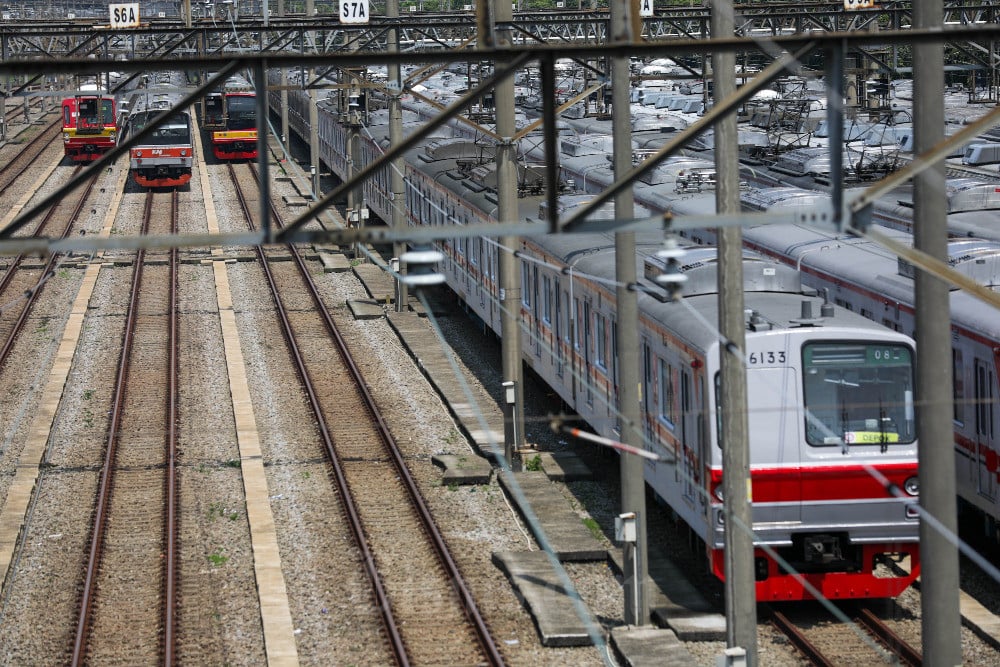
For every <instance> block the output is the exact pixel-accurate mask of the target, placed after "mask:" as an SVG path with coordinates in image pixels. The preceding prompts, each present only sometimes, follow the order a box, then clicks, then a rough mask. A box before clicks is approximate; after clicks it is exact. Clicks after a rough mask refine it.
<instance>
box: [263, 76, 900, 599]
mask: <svg viewBox="0 0 1000 667" xmlns="http://www.w3.org/2000/svg"><path fill="white" fill-rule="evenodd" d="M289 98H290V103H289V104H290V107H291V108H292V109H293V112H290V113H289V118H290V124H291V126H292V128H293V129H294V130H295V131H296V132H299V133H300V134H301V136H309V134H308V133H309V132H311V131H312V128H310V127H309V126H308V125H307V124H306V123H305V119H307V118H308V115H307V114H304V113H302V112H301V111H298V112H294V110H296V109H300V110H301V109H304V108H305V104H306V101H305V99H304V96H303V97H301V98H300V97H299V96H297V95H296V94H295V91H292V92H291V93H290V95H289ZM270 102H271V104H272V105H276V104H277V99H276V97H275V98H273V99H272V100H271V101H270ZM387 118H388V116H387V113H385V112H384V110H375V111H369V112H368V113H367V118H366V121H367V122H366V126H365V128H364V131H363V132H362V133H361V138H360V140H359V143H360V147H359V153H360V155H359V157H360V159H361V161H362V165H361V166H363V164H367V163H368V162H369V161H371V160H372V159H374V158H375V157H376V156H378V155H380V154H381V152H382V150H383V147H384V146H385V145H386V140H387V136H388V129H387ZM338 119H339V114H338V112H337V108H336V106H335V104H333V103H332V102H322V103H321V104H320V108H319V126H318V128H316V129H317V131H318V135H319V144H320V152H321V155H320V158H321V160H322V161H323V162H324V164H325V165H327V167H329V168H330V169H331V170H332V171H333V172H334V173H336V174H338V175H340V176H341V177H344V176H345V175H346V173H347V165H348V159H347V156H346V154H345V153H346V150H345V149H346V147H347V146H348V145H349V142H348V132H349V130H348V129H347V128H345V127H344V126H342V125H341V124H340V123H339V122H338ZM414 122H419V119H418V118H417V116H416V115H415V114H414V113H413V112H412V111H408V112H407V113H405V114H404V132H405V131H406V129H405V125H407V124H410V123H414ZM449 135H450V133H449V132H448V131H447V129H444V130H442V131H441V132H440V133H439V136H435V137H433V138H431V139H429V140H428V142H427V143H426V144H425V145H423V146H421V147H419V148H417V149H414V150H412V151H410V152H409V153H408V154H407V155H406V157H405V164H406V168H405V181H406V184H407V185H406V193H405V201H404V206H405V210H406V215H407V219H408V222H409V224H411V225H444V224H474V223H484V222H488V221H490V220H493V219H495V217H496V193H495V189H496V171H495V166H496V165H495V160H493V159H492V153H491V151H490V148H489V146H488V145H481V144H478V143H476V142H474V141H470V140H468V139H464V138H458V137H453V136H449ZM594 159H596V158H594ZM600 161H602V162H604V163H605V164H606V163H607V161H606V159H605V157H604V156H603V155H602V156H600ZM354 166H355V168H358V166H359V165H357V164H356V163H355V165H354ZM704 175H705V174H702V175H701V176H704ZM542 177H543V176H542V172H541V170H538V169H536V168H532V167H530V166H528V165H521V166H520V167H519V169H518V181H519V185H518V190H519V197H518V206H519V209H520V212H519V217H520V219H522V220H524V219H534V220H539V221H540V222H541V221H542V219H544V217H545V216H544V213H540V211H542V210H543V209H542V204H543V202H542V200H543V198H544V197H543V196H542V194H541V193H542V191H543V190H544V188H540V187H539V184H540V179H542ZM699 178H700V176H699ZM692 182H693V181H692ZM565 187H566V191H567V194H565V195H564V196H563V197H562V199H561V201H569V200H570V198H571V197H574V196H579V195H570V194H568V193H569V192H572V187H571V186H569V184H566V186H565ZM364 188H365V201H366V203H367V205H368V206H369V207H370V208H371V209H372V212H373V213H374V214H376V215H378V216H379V217H381V218H382V219H386V220H387V219H390V217H391V206H392V205H393V203H394V202H393V198H392V197H391V196H390V195H389V193H388V173H387V170H383V171H382V172H380V173H378V174H376V175H375V177H374V178H372V179H370V180H369V181H368V182H367V183H366V185H365V186H364ZM662 243H663V237H662V235H643V236H641V237H640V243H639V248H640V250H639V252H638V253H637V262H638V263H639V264H638V265H637V270H639V272H640V273H639V274H640V275H642V276H643V278H642V280H641V287H642V289H641V290H640V321H639V331H638V332H636V333H637V336H638V337H639V340H640V345H641V359H642V360H643V361H642V365H643V370H642V382H643V386H642V391H641V395H642V397H643V398H642V406H641V409H642V424H643V431H644V435H645V441H646V447H647V448H649V449H651V450H652V451H654V452H656V453H658V454H660V455H661V456H662V460H661V461H659V462H650V463H648V464H646V466H645V478H646V482H647V484H648V485H649V487H650V488H651V489H652V491H653V492H654V493H655V494H656V495H657V496H658V497H659V498H660V499H662V500H663V501H664V502H666V503H667V504H668V505H669V506H670V507H671V508H672V510H673V511H674V512H675V513H676V515H677V516H678V517H679V518H680V519H681V520H683V522H684V524H685V525H686V526H687V528H688V529H689V530H690V531H691V534H692V535H693V536H695V537H696V538H697V539H698V540H699V541H700V543H701V544H702V545H704V556H705V563H706V567H708V568H709V569H710V570H711V571H712V572H713V573H714V574H715V575H716V576H718V577H719V578H724V572H723V565H722V564H723V551H722V549H723V527H724V526H723V519H722V508H723V505H722V499H721V497H720V495H721V488H720V482H721V478H722V468H721V449H720V443H719V423H718V419H720V418H721V413H720V412H718V407H719V406H718V399H717V396H718V394H717V391H718V386H717V383H718V382H719V375H718V344H719V343H718V334H717V332H715V331H714V329H713V326H714V325H715V324H716V323H717V317H718V314H717V309H718V306H717V299H718V296H717V288H716V286H715V284H714V276H715V271H716V268H715V262H716V256H715V254H714V252H715V251H714V250H713V249H711V248H691V249H689V250H688V259H687V260H685V261H684V263H683V265H682V266H681V270H682V271H683V272H684V273H685V275H686V276H687V278H688V280H687V282H686V283H685V288H684V298H683V300H681V301H673V300H670V299H665V298H661V297H660V296H659V295H658V294H657V292H662V290H659V288H658V287H657V286H656V284H655V275H656V274H657V273H658V272H661V271H663V270H664V266H663V260H662V259H660V258H659V257H658V256H657V254H656V252H657V250H658V249H659V248H660V247H662ZM439 247H440V249H441V250H442V251H443V253H444V256H445V259H444V261H443V262H442V263H441V266H440V267H439V270H440V271H441V272H442V273H443V274H444V276H445V278H446V280H447V283H448V285H449V287H451V289H452V290H453V291H454V292H455V293H456V294H457V295H458V297H459V298H460V299H461V301H462V303H463V304H464V307H465V308H466V309H468V310H469V311H470V312H472V313H474V314H475V315H476V317H478V318H479V319H480V320H482V321H483V322H484V324H485V325H486V326H488V327H489V328H490V329H492V330H493V331H494V332H496V333H497V334H499V332H500V328H501V322H500V309H499V302H498V294H499V285H498V281H497V273H498V250H497V247H496V245H495V244H493V243H491V242H489V241H488V240H487V239H484V238H467V239H466V238H459V239H444V240H442V241H441V242H440V243H439ZM613 248H614V243H613V238H612V237H611V236H609V235H598V236H584V235H576V234H573V235H559V236H551V237H546V236H538V237H530V238H523V239H521V240H520V241H519V246H518V248H517V252H518V256H519V258H520V263H521V270H520V275H521V293H522V295H523V297H522V303H521V313H520V314H521V319H522V323H523V326H522V335H523V337H524V346H523V350H524V352H523V358H524V361H525V363H526V364H528V365H529V366H530V368H531V369H532V370H533V372H534V373H535V374H536V375H537V376H538V377H539V378H541V379H542V380H544V381H545V382H546V383H548V384H549V385H550V386H551V387H552V389H553V390H554V391H555V392H557V393H558V394H559V396H560V397H561V399H562V400H563V401H564V402H565V403H566V404H567V406H568V407H569V408H570V409H572V410H573V411H575V412H576V413H577V414H579V415H580V416H581V417H582V418H584V419H585V420H587V422H588V423H589V424H590V425H591V426H592V427H593V428H594V430H595V431H597V432H599V433H601V434H602V435H605V436H607V437H611V438H615V437H617V435H618V434H617V428H618V427H619V420H618V418H617V416H616V413H615V408H614V406H615V405H616V401H617V382H618V377H617V362H616V359H615V345H614V342H613V341H614V340H615V338H616V336H617V335H618V334H617V322H616V309H615V291H614V288H613V287H610V286H609V281H613V279H614V260H613V255H614V251H613ZM744 265H745V275H746V276H748V278H747V282H746V285H745V289H746V291H747V295H746V304H747V309H748V315H747V318H746V333H747V349H746V359H747V360H748V362H749V366H750V367H749V369H748V383H749V387H748V396H749V397H750V405H749V408H750V415H751V416H750V420H751V422H750V449H751V460H752V465H751V476H752V481H753V488H754V498H753V516H754V530H755V554H754V559H755V563H754V565H755V573H756V579H757V581H756V592H757V597H758V599H759V600H761V601H765V600H768V601H779V600H780V601H792V600H802V599H809V598H812V597H814V596H815V594H816V592H818V594H819V595H821V596H823V597H827V598H840V599H846V598H869V597H870V598H881V597H893V596H895V595H898V594H899V593H900V592H901V591H903V590H905V588H906V587H907V586H909V585H910V584H911V583H912V582H913V580H914V579H915V577H916V576H918V574H919V570H920V563H919V545H918V526H919V519H918V515H917V511H916V503H917V501H918V497H919V496H918V494H919V487H918V484H917V477H916V475H917V472H916V471H917V458H916V452H917V442H916V439H915V426H914V421H913V419H914V415H913V403H912V401H913V366H914V360H915V352H914V345H913V341H912V339H911V338H910V337H909V336H907V335H906V334H903V333H900V332H898V331H894V330H892V329H890V328H888V327H885V326H882V325H881V324H878V323H875V322H872V321H870V320H868V319H866V318H864V317H862V316H861V315H860V314H857V313H852V312H850V311H849V310H848V309H846V308H843V307H841V306H837V305H836V304H834V303H831V302H827V301H824V300H823V299H822V298H820V297H818V296H817V294H816V292H815V291H813V290H808V289H806V290H803V288H802V285H801V280H800V277H799V274H798V273H797V272H796V271H794V270H792V269H790V268H789V267H787V266H783V265H782V264H781V263H779V262H776V261H775V260H772V259H769V258H766V257H763V256H761V255H759V254H753V253H748V254H747V255H746V257H745V258H744ZM688 309H693V310H694V311H696V312H697V313H698V314H699V315H700V317H701V318H704V321H706V322H708V323H709V326H704V325H703V324H699V323H698V318H696V317H691V316H688V313H689V312H690V311H689V310H688ZM873 470H877V471H878V472H879V474H881V475H885V476H886V478H888V479H890V480H892V482H893V483H894V484H895V485H896V486H897V487H898V488H899V489H903V490H904V494H905V495H904V497H891V496H890V495H889V494H888V493H887V492H886V490H885V488H884V487H883V486H882V485H881V484H879V483H877V482H876V481H875V479H874V477H872V476H871V472H872V471H873ZM776 555H777V558H776V557H775V556H776ZM890 560H891V561H897V562H898V561H904V560H906V561H908V563H909V568H908V569H907V570H904V571H900V570H892V569H886V570H881V569H880V568H879V565H880V563H881V562H883V561H890ZM792 571H795V572H797V573H800V576H796V575H793V574H792V573H791V572H792ZM803 581H805V582H808V583H809V584H810V586H805V585H804V584H803Z"/></svg>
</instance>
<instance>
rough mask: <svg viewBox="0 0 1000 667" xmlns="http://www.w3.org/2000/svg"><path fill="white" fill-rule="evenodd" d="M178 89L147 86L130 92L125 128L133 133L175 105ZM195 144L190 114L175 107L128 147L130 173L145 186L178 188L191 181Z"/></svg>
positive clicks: (133, 178)
mask: <svg viewBox="0 0 1000 667" xmlns="http://www.w3.org/2000/svg"><path fill="white" fill-rule="evenodd" d="M180 98H181V96H180V95H179V94H177V93H169V92H157V91H156V90H155V89H147V90H145V91H142V92H139V93H137V94H135V95H133V96H132V102H131V107H132V113H131V114H130V115H129V119H128V123H127V127H126V130H127V132H128V133H129V134H136V133H138V132H140V131H142V130H143V129H145V128H146V126H147V125H149V124H150V123H153V122H154V121H155V120H156V119H157V117H158V116H159V115H160V114H161V113H163V112H164V111H167V110H170V109H174V107H175V104H176V103H177V101H178V100H180ZM193 164H194V146H193V144H192V139H191V115H190V113H189V112H188V111H186V110H177V109H175V110H174V112H173V113H172V114H171V115H170V116H168V117H167V118H166V119H164V120H163V121H161V122H160V123H159V125H158V126H157V127H156V129H154V130H153V131H152V133H151V134H149V135H148V136H147V137H146V138H145V139H143V140H142V141H140V142H139V143H138V144H137V145H135V146H132V148H130V149H129V173H130V174H131V175H132V180H134V181H135V182H136V184H138V185H139V186H140V187H144V188H180V187H184V186H185V185H187V184H188V183H189V182H190V181H191V171H192V166H193Z"/></svg>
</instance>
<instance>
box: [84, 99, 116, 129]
mask: <svg viewBox="0 0 1000 667" xmlns="http://www.w3.org/2000/svg"><path fill="white" fill-rule="evenodd" d="M78 119H79V120H78V124H79V126H80V127H81V128H87V127H103V126H104V125H111V124H114V122H115V103H114V100H112V99H110V98H101V99H100V100H96V99H94V100H80V108H79V115H78Z"/></svg>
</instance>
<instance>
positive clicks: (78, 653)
mask: <svg viewBox="0 0 1000 667" xmlns="http://www.w3.org/2000/svg"><path fill="white" fill-rule="evenodd" d="M152 204H153V193H152V192H151V191H150V192H149V194H148V195H147V197H146V209H145V214H144V220H143V223H142V233H143V234H145V233H146V232H148V231H149V217H150V212H151V210H152ZM145 254H146V251H145V250H140V251H139V253H138V255H137V256H136V260H135V268H134V270H133V272H132V286H131V290H132V292H131V296H130V297H129V305H128V311H127V312H126V319H125V334H124V340H123V343H122V352H121V356H120V358H119V360H118V370H117V374H116V377H115V388H114V394H113V396H112V408H111V418H110V422H109V424H108V446H107V448H106V450H105V455H104V465H103V467H102V470H101V478H100V482H99V485H98V493H97V507H96V509H95V510H94V522H93V527H92V529H91V539H90V549H89V550H88V560H87V570H86V576H85V578H84V582H83V592H82V596H81V600H80V617H79V619H78V620H77V625H76V636H75V639H74V641H73V657H72V660H71V661H70V664H72V665H73V666H74V667H79V666H80V665H82V664H83V663H84V661H85V659H86V654H87V638H88V636H89V634H90V620H91V618H90V617H91V611H92V607H93V605H94V598H95V596H96V590H95V584H96V580H97V574H98V570H99V568H100V564H101V555H102V552H103V550H104V532H105V529H106V527H107V515H108V507H109V503H110V499H111V486H112V483H113V482H114V477H115V469H114V464H115V460H116V455H117V452H118V428H119V426H120V425H121V419H122V414H123V413H124V409H125V393H126V388H127V384H128V372H129V366H130V361H131V357H132V343H133V341H134V338H135V330H136V323H137V321H138V319H139V307H138V306H139V292H140V288H141V287H142V268H143V259H144V257H145Z"/></svg>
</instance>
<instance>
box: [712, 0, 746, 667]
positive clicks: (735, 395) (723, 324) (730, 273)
mask: <svg viewBox="0 0 1000 667" xmlns="http://www.w3.org/2000/svg"><path fill="white" fill-rule="evenodd" d="M711 29H712V37H713V38H716V37H731V36H732V35H733V33H734V30H735V27H734V19H733V8H732V4H731V3H730V2H729V0H720V1H717V2H715V3H713V5H712V15H711ZM735 67H736V55H735V54H734V53H733V52H730V51H727V52H723V53H719V52H716V53H713V54H712V75H713V81H714V84H713V86H714V88H713V92H712V94H713V96H714V98H715V101H716V103H718V102H719V101H720V100H723V99H725V98H726V97H728V96H729V95H731V94H733V92H735V90H736V76H735V72H734V70H735ZM715 169H716V183H717V185H716V191H715V203H716V209H717V212H718V213H721V214H733V213H739V211H740V199H739V188H740V184H739V178H740V173H739V162H738V154H737V127H736V116H735V115H734V114H729V115H727V116H725V117H724V118H721V119H720V120H719V122H718V123H716V125H715ZM744 326H745V325H744V321H743V232H742V230H741V229H740V228H739V227H726V228H723V229H721V230H720V231H719V328H720V329H721V331H722V335H723V336H725V338H726V340H728V341H730V342H731V344H732V345H734V346H735V347H737V348H739V350H740V351H743V350H746V335H745V329H744ZM728 347H729V346H720V348H719V356H720V357H721V358H720V369H721V376H722V386H721V391H720V400H721V402H722V415H723V416H722V432H721V436H722V442H721V444H722V471H723V472H722V493H723V498H724V500H723V502H724V503H725V517H726V526H725V540H726V554H725V575H726V586H725V590H726V646H727V647H728V648H735V647H739V648H743V649H745V650H746V660H747V664H748V665H750V666H751V667H753V666H754V665H756V664H757V601H756V583H755V581H754V567H753V564H754V554H753V535H752V534H751V532H750V527H751V526H752V525H753V518H752V516H751V508H750V500H751V497H752V487H751V484H750V445H749V441H748V430H749V426H748V424H747V378H746V368H745V367H744V366H743V362H742V360H741V359H740V358H739V357H737V355H736V354H733V353H732V352H730V351H729V349H728Z"/></svg>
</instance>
